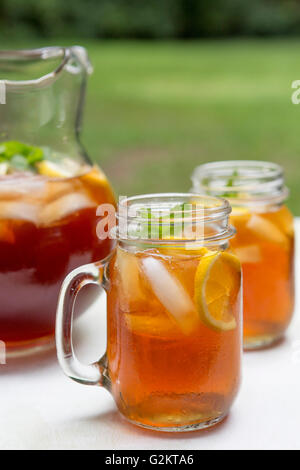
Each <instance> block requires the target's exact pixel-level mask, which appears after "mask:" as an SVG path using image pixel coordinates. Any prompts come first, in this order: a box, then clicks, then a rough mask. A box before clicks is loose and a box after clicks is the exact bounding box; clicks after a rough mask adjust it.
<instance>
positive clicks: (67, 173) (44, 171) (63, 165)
mask: <svg viewBox="0 0 300 470" xmlns="http://www.w3.org/2000/svg"><path fill="white" fill-rule="evenodd" d="M36 166H37V169H38V172H39V174H40V175H44V176H49V177H50V178H72V177H73V176H77V175H79V174H80V173H81V170H82V167H81V166H80V164H79V163H77V162H75V161H73V160H71V159H70V158H64V159H63V160H62V161H61V162H60V163H56V162H52V161H50V160H43V161H41V162H38V163H37V164H36Z"/></svg>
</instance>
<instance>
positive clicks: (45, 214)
mask: <svg viewBox="0 0 300 470" xmlns="http://www.w3.org/2000/svg"><path fill="white" fill-rule="evenodd" d="M91 72H92V67H91V64H90V62H89V59H88V56H87V53H86V51H85V49H84V48H82V47H79V46H75V47H70V48H62V47H49V48H44V49H37V50H22V51H0V340H1V341H2V342H4V344H5V347H6V352H7V356H8V357H9V356H17V355H23V354H28V353H31V352H33V351H37V350H41V349H44V348H47V347H49V346H50V345H52V344H53V337H54V326H55V311H56V304H57V299H58V293H59V289H60V286H61V282H62V280H63V279H64V278H65V276H66V275H67V274H68V273H69V272H70V271H71V270H72V269H74V268H76V267H78V266H80V265H82V263H88V262H94V261H96V260H98V259H102V258H103V257H105V256H106V255H107V254H108V253H109V252H110V250H111V248H112V246H111V244H112V241H111V240H109V239H107V240H99V239H98V237H97V235H96V225H97V222H98V221H99V219H97V217H96V209H97V207H98V206H99V205H100V204H102V203H110V204H115V199H114V195H113V192H112V189H111V187H110V185H109V183H108V181H107V179H106V177H105V175H104V174H103V173H102V171H101V170H100V169H99V168H98V167H97V166H94V165H93V164H92V163H91V161H90V159H89V158H88V156H87V154H86V151H85V150H84V148H83V146H82V145H81V144H80V141H79V133H80V127H81V120H82V111H83V106H84V96H85V88H86V82H87V77H88V75H89V74H90V73H91Z"/></svg>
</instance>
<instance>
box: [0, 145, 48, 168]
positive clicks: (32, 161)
mask: <svg viewBox="0 0 300 470" xmlns="http://www.w3.org/2000/svg"><path fill="white" fill-rule="evenodd" d="M43 159H44V151H43V149H41V148H40V147H35V146H33V145H27V144H23V143H22V142H18V141H14V140H12V141H8V142H1V143H0V163H7V164H8V165H9V170H16V171H34V172H36V167H35V165H36V163H38V162H40V161H42V160H43Z"/></svg>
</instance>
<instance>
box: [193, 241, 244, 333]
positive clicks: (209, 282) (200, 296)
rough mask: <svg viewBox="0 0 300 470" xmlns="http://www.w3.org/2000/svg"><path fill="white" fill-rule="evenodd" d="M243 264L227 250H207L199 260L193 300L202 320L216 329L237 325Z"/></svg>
mask: <svg viewBox="0 0 300 470" xmlns="http://www.w3.org/2000/svg"><path fill="white" fill-rule="evenodd" d="M240 284H241V265H240V262H239V260H238V258H237V257H236V256H234V255H232V254H230V253H226V252H214V251H209V250H207V253H206V254H205V255H204V256H203V257H202V259H201V260H200V261H199V264H198V268H197V271H196V276H195V294H194V301H195V304H196V307H197V310H198V313H199V315H200V319H201V321H202V322H203V323H204V324H205V325H206V326H207V327H209V328H212V329H214V330H216V331H229V330H233V329H234V328H236V325H237V323H236V319H235V317H234V313H233V306H234V303H235V301H236V299H237V296H238V294H239V291H240Z"/></svg>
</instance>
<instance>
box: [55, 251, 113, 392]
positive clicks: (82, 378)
mask: <svg viewBox="0 0 300 470" xmlns="http://www.w3.org/2000/svg"><path fill="white" fill-rule="evenodd" d="M109 260H110V256H108V257H107V258H105V259H104V260H102V261H99V262H98V263H94V264H87V265H85V266H81V267H80V268H77V269H75V270H74V271H72V272H71V273H70V274H69V275H68V276H67V277H66V279H65V281H64V282H63V285H62V288H61V292H60V295H59V300H58V307H57V316H56V349H57V357H58V361H59V363H60V365H61V367H62V369H63V371H64V373H65V374H66V375H67V376H68V377H70V378H71V379H72V380H75V382H79V383H81V384H84V385H99V386H106V388H108V387H107V377H106V376H105V370H106V367H105V365H104V364H103V362H102V361H103V359H104V358H105V356H106V355H104V358H102V360H100V361H99V362H95V363H93V364H90V365H85V364H83V363H82V362H80V361H79V360H78V358H77V357H76V354H75V352H74V348H73V342H72V328H73V313H74V307H75V303H76V298H77V295H78V293H79V292H80V290H81V289H82V288H83V287H84V286H86V285H89V284H94V285H97V286H100V287H102V288H103V289H104V290H106V288H107V283H108V280H107V278H106V268H107V266H108V263H109Z"/></svg>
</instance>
